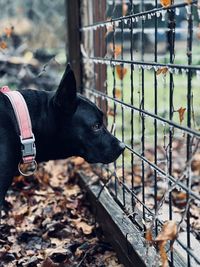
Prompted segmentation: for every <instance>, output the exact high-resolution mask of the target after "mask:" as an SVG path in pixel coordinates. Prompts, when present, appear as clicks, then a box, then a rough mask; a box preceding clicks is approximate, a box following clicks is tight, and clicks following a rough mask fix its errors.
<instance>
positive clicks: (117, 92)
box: [115, 88, 122, 98]
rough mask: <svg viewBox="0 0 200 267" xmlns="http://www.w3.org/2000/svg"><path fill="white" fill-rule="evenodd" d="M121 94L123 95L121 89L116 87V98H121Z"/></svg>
mask: <svg viewBox="0 0 200 267" xmlns="http://www.w3.org/2000/svg"><path fill="white" fill-rule="evenodd" d="M121 95H122V93H121V90H120V89H118V88H116V89H115V97H116V98H121Z"/></svg>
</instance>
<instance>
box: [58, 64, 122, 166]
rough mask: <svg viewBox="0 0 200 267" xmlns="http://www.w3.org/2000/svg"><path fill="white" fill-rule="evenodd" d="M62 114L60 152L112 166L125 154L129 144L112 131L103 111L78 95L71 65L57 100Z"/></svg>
mask: <svg viewBox="0 0 200 267" xmlns="http://www.w3.org/2000/svg"><path fill="white" fill-rule="evenodd" d="M53 103H54V107H55V108H56V110H57V113H58V114H59V122H60V125H59V133H58V139H59V142H60V146H61V147H60V149H61V150H63V154H64V153H65V150H67V151H68V152H69V151H70V153H69V154H70V155H75V156H81V157H83V158H84V159H85V160H87V161H88V162H89V163H110V162H113V161H115V160H116V159H117V158H118V157H119V156H120V154H121V153H122V152H123V151H124V149H125V145H124V144H123V143H122V142H120V141H119V140H118V139H117V138H116V137H114V136H113V135H112V134H111V133H109V132H108V130H107V129H106V127H105V126H104V124H103V112H102V111H101V110H100V109H98V108H97V106H96V105H95V104H94V103H92V102H91V101H89V100H88V99H87V98H85V97H83V96H81V95H79V94H77V92H76V81H75V77H74V73H73V71H72V69H71V68H70V65H67V68H66V70H65V73H64V75H63V78H62V80H61V82H60V85H59V87H58V90H57V91H56V93H55V95H54V97H53Z"/></svg>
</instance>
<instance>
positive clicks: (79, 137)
mask: <svg viewBox="0 0 200 267" xmlns="http://www.w3.org/2000/svg"><path fill="white" fill-rule="evenodd" d="M20 92H21V94H22V95H23V97H24V99H25V101H26V103H27V106H28V110H29V113H30V117H31V122H32V129H33V133H34V135H35V144H36V150H37V154H36V161H37V162H42V161H48V160H54V159H64V158H67V157H70V156H81V157H83V158H84V159H85V160H87V161H88V162H89V163H98V162H99V163H110V162H112V161H114V160H116V159H117V158H118V157H119V155H120V154H121V153H122V152H123V150H124V148H125V145H124V144H123V143H121V142H120V141H119V140H117V139H116V138H115V137H114V136H112V135H111V134H110V133H109V132H108V131H107V130H106V128H105V127H104V125H103V113H102V112H101V111H100V110H99V109H98V108H97V107H96V106H95V105H94V104H93V103H92V102H90V101H89V100H88V99H86V98H85V97H83V96H81V95H79V94H77V93H76V81H75V77H74V73H73V71H72V69H71V68H70V66H69V65H67V68H66V70H65V73H64V75H63V78H62V80H61V82H60V85H59V87H58V89H57V91H56V92H46V91H36V90H22V91H20ZM20 160H21V143H20V138H19V133H18V125H17V121H16V117H15V115H14V111H13V108H12V106H11V104H10V102H9V100H8V99H7V97H6V96H5V95H3V94H0V206H1V205H2V203H3V201H4V197H5V194H6V192H7V190H8V187H9V186H10V185H11V183H12V178H13V176H14V175H15V173H16V171H17V166H18V163H19V162H20Z"/></svg>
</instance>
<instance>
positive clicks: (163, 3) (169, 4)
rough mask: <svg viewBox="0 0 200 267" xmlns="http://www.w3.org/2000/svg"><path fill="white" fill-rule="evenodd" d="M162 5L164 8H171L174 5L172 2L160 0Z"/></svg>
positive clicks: (170, 0)
mask: <svg viewBox="0 0 200 267" xmlns="http://www.w3.org/2000/svg"><path fill="white" fill-rule="evenodd" d="M160 4H161V5H162V6H163V7H168V6H171V4H172V0H160Z"/></svg>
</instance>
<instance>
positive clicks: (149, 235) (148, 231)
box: [145, 229, 153, 243]
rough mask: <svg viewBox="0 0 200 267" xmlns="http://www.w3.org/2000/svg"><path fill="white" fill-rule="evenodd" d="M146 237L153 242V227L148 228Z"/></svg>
mask: <svg viewBox="0 0 200 267" xmlns="http://www.w3.org/2000/svg"><path fill="white" fill-rule="evenodd" d="M145 239H146V241H148V242H149V243H152V242H153V237H152V231H151V229H147V230H146V233H145Z"/></svg>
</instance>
